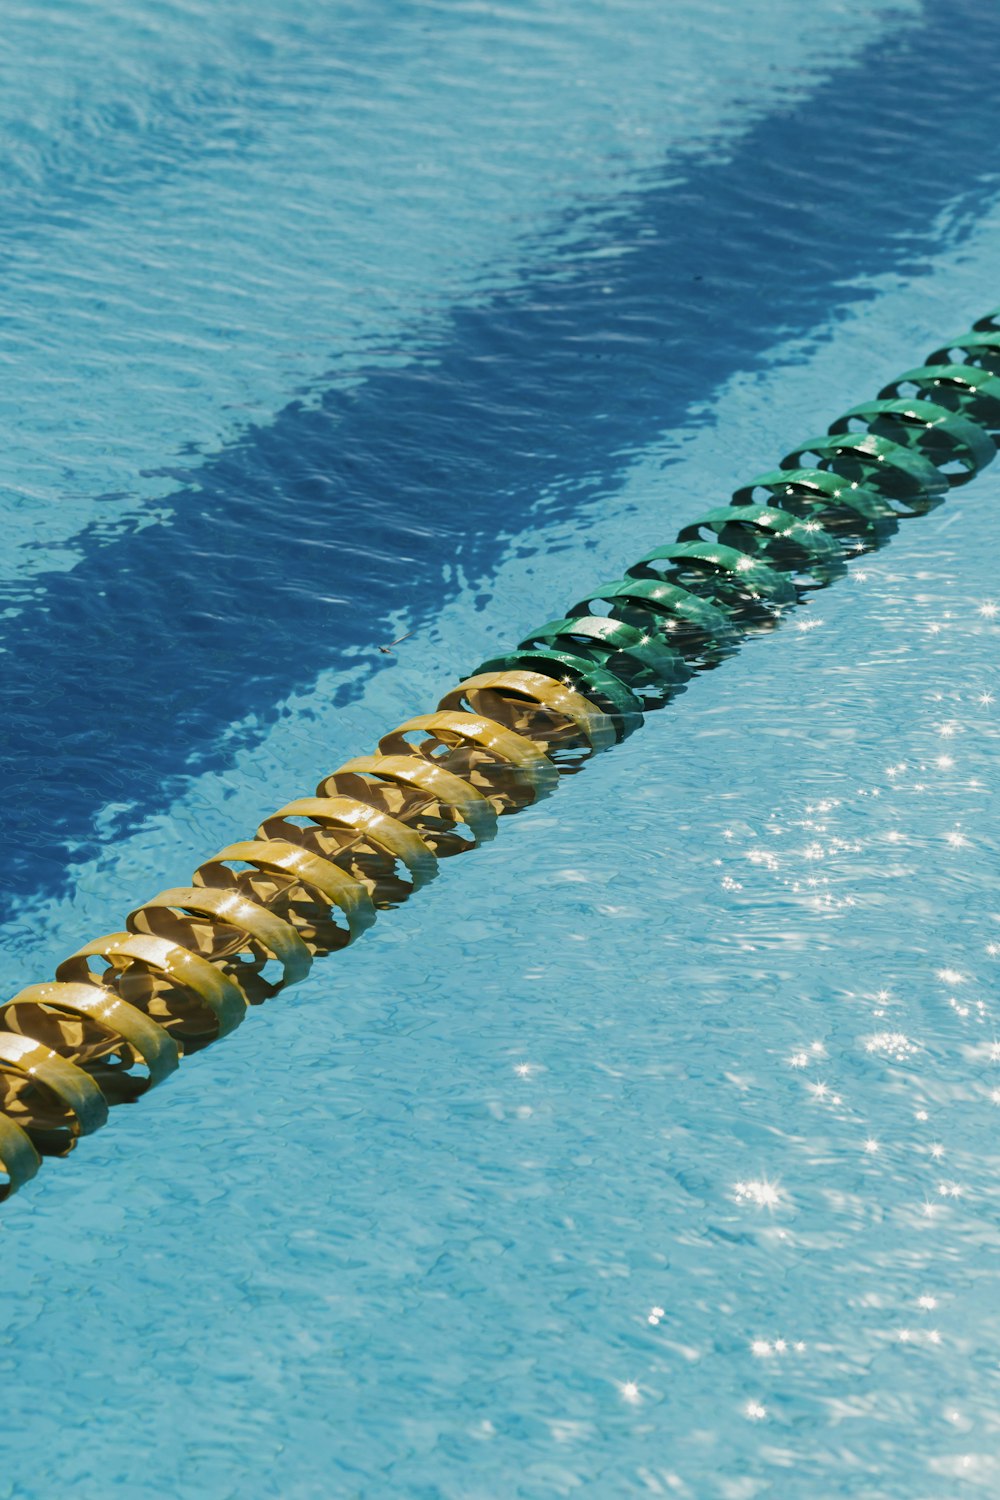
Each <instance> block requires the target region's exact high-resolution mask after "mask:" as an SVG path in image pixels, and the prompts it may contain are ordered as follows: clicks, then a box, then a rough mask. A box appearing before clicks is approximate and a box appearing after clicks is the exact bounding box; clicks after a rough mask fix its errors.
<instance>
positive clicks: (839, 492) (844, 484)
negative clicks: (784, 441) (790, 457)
mask: <svg viewBox="0 0 1000 1500" xmlns="http://www.w3.org/2000/svg"><path fill="white" fill-rule="evenodd" d="M757 490H764V491H765V492H766V493H767V494H769V495H772V496H773V497H774V499H775V501H776V502H778V503H779V504H780V502H781V500H782V499H783V498H788V499H792V498H794V499H796V500H801V501H803V502H805V503H806V504H808V505H810V506H811V507H812V508H813V509H814V510H816V511H817V512H819V513H820V514H823V513H824V512H827V511H836V510H846V511H850V512H851V513H852V514H854V515H855V516H857V517H858V518H859V519H860V520H862V521H864V522H865V523H866V528H867V529H869V530H871V531H873V532H875V533H877V534H878V533H879V532H880V531H883V530H884V531H885V532H892V531H894V530H895V529H896V512H895V511H894V510H893V508H892V506H891V505H890V504H889V502H888V500H886V499H884V497H883V496H882V495H879V494H878V493H877V492H876V491H875V490H867V489H863V488H861V487H860V486H859V485H856V484H852V483H851V482H850V481H849V480H847V479H845V478H844V476H843V475H842V474H834V473H832V472H831V471H830V470H828V469H772V470H771V471H770V472H769V473H767V474H760V475H758V477H757V478H756V479H752V480H751V481H750V483H749V484H745V485H743V486H742V488H740V489H738V490H734V491H733V504H734V505H753V504H755V503H756V502H755V500H754V496H755V494H756V492H757Z"/></svg>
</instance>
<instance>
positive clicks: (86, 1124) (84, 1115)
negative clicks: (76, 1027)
mask: <svg viewBox="0 0 1000 1500" xmlns="http://www.w3.org/2000/svg"><path fill="white" fill-rule="evenodd" d="M0 1070H5V1071H6V1072H9V1073H16V1074H19V1075H20V1076H21V1077H22V1078H30V1079H32V1080H33V1081H34V1082H35V1083H38V1084H40V1085H41V1086H42V1088H44V1089H47V1090H48V1092H49V1093H50V1094H53V1095H54V1096H55V1097H56V1098H57V1099H58V1100H59V1103H60V1104H62V1105H63V1106H64V1107H65V1108H66V1109H68V1110H69V1112H70V1114H71V1115H72V1117H73V1121H74V1124H73V1126H72V1127H71V1130H72V1134H73V1135H75V1136H77V1135H91V1134H92V1133H93V1131H95V1130H99V1129H100V1128H101V1126H102V1125H103V1124H104V1123H105V1121H106V1120H107V1118H108V1101H107V1100H106V1099H105V1097H104V1095H103V1094H102V1093H101V1091H100V1089H99V1088H98V1087H97V1084H96V1083H95V1082H94V1080H93V1079H92V1078H91V1077H90V1075H89V1073H85V1072H84V1071H83V1069H82V1068H78V1067H77V1066H76V1064H75V1063H71V1062H67V1061H66V1059H65V1057H60V1056H59V1053H58V1052H53V1051H52V1048H51V1047H46V1046H44V1045H43V1044H42V1043H41V1042H36V1041H35V1040H34V1039H33V1038H32V1037H30V1036H18V1035H17V1034H16V1032H13V1031H0ZM28 1129H29V1132H30V1126H29V1127H28Z"/></svg>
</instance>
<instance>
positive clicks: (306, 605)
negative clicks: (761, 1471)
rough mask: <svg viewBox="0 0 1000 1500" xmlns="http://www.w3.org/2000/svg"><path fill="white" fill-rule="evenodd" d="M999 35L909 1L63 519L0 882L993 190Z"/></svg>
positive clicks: (20, 665) (209, 745)
mask: <svg viewBox="0 0 1000 1500" xmlns="http://www.w3.org/2000/svg"><path fill="white" fill-rule="evenodd" d="M998 44H1000V11H998V10H996V9H994V8H992V7H986V6H977V5H975V4H972V3H965V4H961V5H956V6H953V7H950V8H949V9H948V10H947V12H941V11H935V10H932V11H930V12H928V14H927V15H926V17H925V19H924V21H923V23H922V24H921V25H920V26H919V27H916V28H913V29H910V30H907V31H905V32H901V33H900V34H899V35H898V36H897V37H896V38H895V39H892V38H890V39H889V40H888V41H886V40H883V41H881V42H880V43H879V44H878V45H877V46H874V47H873V48H872V49H871V50H870V51H869V52H867V53H866V54H865V55H863V56H862V57H861V59H860V60H859V61H858V62H857V63H856V64H855V65H854V66H852V67H851V68H850V69H848V70H845V71H841V72H839V73H837V74H835V75H834V76H833V77H832V78H831V79H830V80H829V81H828V82H826V83H824V84H822V85H820V86H819V87H818V88H817V89H816V90H815V91H814V92H813V93H812V94H811V96H810V97H808V98H807V99H804V100H801V101H797V102H795V103H794V104H790V105H789V106H788V107H787V108H786V109H785V110H784V111H778V112H775V113H773V114H772V115H771V116H769V117H768V118H767V119H765V120H763V121H762V122H761V123H760V124H758V125H756V126H755V127H754V128H753V129H752V130H751V131H749V132H748V134H747V135H746V136H745V137H743V138H742V140H741V141H740V142H739V143H738V144H737V145H736V146H735V147H734V149H733V151H732V154H731V155H730V156H729V158H728V159H727V160H725V161H712V162H708V163H699V161H698V160H697V157H692V158H691V159H689V160H687V161H685V162H682V163H680V164H679V163H678V161H676V160H674V161H671V162H668V163H666V164H665V166H664V169H663V180H662V181H657V180H651V181H649V182H648V183H646V184H645V185H644V186H642V187H641V188H639V189H637V190H636V191H635V192H633V193H631V194H629V195H627V196H624V197H623V198H622V199H620V200H619V201H617V202H615V203H612V204H608V205H598V206H595V208H594V209H593V210H592V211H591V212H590V213H589V215H585V216H583V217H582V218H581V220H580V221H579V222H578V223H577V224H576V225H575V226H573V228H574V233H573V235H572V243H571V244H570V245H568V246H567V244H566V243H565V241H563V242H561V244H560V245H559V246H553V248H552V253H551V254H550V255H549V257H548V258H547V259H546V260H545V261H543V262H541V263H539V264H537V265H535V266H528V267H526V268H525V269H524V272H523V275H522V276H521V279H520V281H519V284H518V285H517V286H516V287H515V288H514V289H513V290H511V291H505V292H503V293H501V294H497V295H494V296H492V297H490V298H488V299H484V300H483V301H482V303H481V304H480V305H476V306H471V307H458V308H456V309H455V310H454V311H453V312H452V313H450V315H449V318H448V320H447V324H446V328H445V332H444V333H443V334H441V335H440V336H438V337H437V338H436V341H435V342H434V343H433V344H432V345H429V346H428V347H427V349H426V351H425V353H424V354H423V355H422V356H419V357H417V358H416V359H415V360H414V361H413V362H412V363H411V364H409V365H407V366H405V367H402V368H394V369H388V370H386V369H375V370H373V371H371V373H370V374H369V375H368V377H367V378H365V379H363V380H361V381H360V382H358V383H356V384H355V385H353V386H352V388H351V389H348V390H344V389H331V390H328V391H325V392H321V393H319V394H318V395H317V397H316V399H315V401H310V402H305V401H295V402H292V403H290V404H289V405H288V406H287V407H286V408H285V409H284V410H283V411H282V412H280V413H279V414H278V415H277V417H276V418H275V419H274V421H273V422H272V423H270V424H269V425H266V426H258V427H254V428H251V429H250V430H248V431H247V432H246V433H245V435H244V436H243V437H242V438H241V439H240V440H239V441H238V442H236V443H235V444H234V445H233V446H231V447H230V448H229V449H227V450H226V451H224V452H223V453H222V454H220V455H218V456H216V457H212V458H211V459H208V460H206V461H205V462H203V463H202V465H201V466H200V468H198V469H197V470H196V471H195V472H194V473H193V474H192V473H191V471H189V470H185V471H183V473H182V474H179V475H178V476H177V478H178V481H179V483H180V485H181V488H180V489H179V491H178V492H177V493H176V494H174V495H172V497H171V503H172V505H173V507H174V515H173V518H172V520H171V521H170V523H169V524H168V525H166V526H164V525H159V524H158V525H154V526H149V527H147V528H145V529H141V530H138V531H134V532H131V533H129V534H126V535H120V536H118V537H116V538H113V539H111V540H109V539H108V538H107V537H106V536H101V535H98V534H97V533H96V531H95V532H92V533H90V534H85V535H84V536H83V537H82V538H81V539H80V540H79V543H78V550H79V551H80V560H79V562H78V563H77V564H76V565H75V567H74V568H73V569H72V570H71V571H70V572H68V573H58V574H56V573H53V574H48V575H40V576H36V577H34V578H32V579H31V580H30V583H28V584H27V585H21V586H20V587H19V591H17V592H15V591H12V597H11V602H15V600H16V602H17V603H18V605H19V608H20V613H19V614H17V615H16V616H15V617H12V618H10V619H8V620H7V621H6V622H4V626H3V639H2V642H0V646H2V650H3V652H4V664H5V665H4V726H3V731H2V734H3V738H2V750H0V769H2V796H3V811H4V817H5V824H6V834H7V836H6V859H5V872H4V878H5V880H6V882H7V890H8V896H9V897H13V896H18V895H23V894H28V893H31V892H36V891H41V890H52V889H55V888H58V886H59V885H60V882H61V881H62V880H63V878H64V877H63V867H64V863H65V859H66V851H67V849H68V848H70V847H72V848H73V849H74V850H75V854H76V857H78V858H79V857H87V856H89V855H90V854H91V853H92V852H93V851H94V850H95V849H96V847H97V842H98V841H97V838H96V836H95V832H94V819H95V815H96V814H97V813H98V812H99V811H100V809H101V808H102V807H103V806H104V805H105V804H106V803H107V802H109V801H114V802H127V803H130V804H132V805H133V806H134V809H135V811H134V817H135V818H136V820H138V819H139V818H140V817H141V816H142V815H143V814H144V813H145V812H146V811H147V810H148V808H149V807H150V806H151V805H153V804H159V803H161V802H162V801H163V800H164V799H165V798H167V797H169V796H170V795H171V792H172V790H176V789H177V788H178V787H179V786H180V784H181V780H180V773H186V772H189V771H191V770H192V769H193V768H197V769H199V770H204V769H206V768H209V767H211V766H212V765H217V764H221V763H222V762H223V761H224V760H226V759H228V758H229V757H230V755H231V753H232V748H233V745H232V741H231V740H229V742H228V743H227V744H226V746H225V748H222V747H221V746H220V745H219V736H220V733H221V731H223V730H224V729H225V728H226V726H227V725H229V724H230V723H231V722H232V721H234V720H238V719H242V718H244V717H245V716H247V715H249V714H253V715H255V716H256V722H257V724H258V725H260V726H264V725H266V723H267V721H268V718H269V716H271V717H273V713H274V709H275V704H276V702H277V700H279V699H280V698H281V697H283V696H285V695H286V694H287V693H288V692H289V691H290V690H292V689H293V688H295V687H303V686H306V685H307V684H309V683H310V682H311V681H312V680H313V679H314V678H315V675H316V674H317V672H319V671H320V670H322V669H324V668H328V667H331V666H336V665H341V664H343V663H344V660H345V657H344V652H345V649H347V648H354V650H357V648H359V647H364V646H366V645H367V644H369V643H374V642H375V641H377V640H378V639H380V638H381V637H380V635H379V631H380V629H381V628H382V627H381V625H380V623H379V622H380V621H381V620H382V619H384V617H385V615H386V613H387V612H388V611H390V610H392V609H398V608H405V610H406V612H407V619H408V621H409V622H410V623H419V622H420V621H421V620H426V619H428V618H430V617H431V616H432V614H433V613H434V612H435V611H436V609H437V608H438V607H439V605H440V589H441V566H442V560H452V559H457V558H460V559H461V561H462V563H463V565H464V567H465V569H466V571H467V572H471V573H473V574H475V573H476V572H477V571H482V570H486V569H487V568H488V567H489V563H490V557H491V553H492V552H493V551H494V550H495V547H496V540H497V537H498V535H499V534H509V533H510V532H514V531H516V530H517V529H518V528H519V527H520V526H522V525H523V524H524V522H525V520H526V518H527V517H528V516H529V515H530V513H531V511H532V507H533V506H534V505H535V503H536V501H537V499H538V497H539V495H540V494H541V493H542V492H543V491H546V490H551V489H553V488H556V489H557V490H558V491H560V492H561V494H562V499H561V500H558V499H557V501H556V502H555V504H556V508H557V509H558V507H559V506H561V507H562V509H563V510H569V509H570V508H572V507H575V506H576V505H578V504H579V503H581V502H582V501H585V500H586V499H587V498H588V497H589V496H591V495H594V494H596V493H600V492H601V491H602V490H603V489H605V488H606V487H607V486H608V485H611V484H613V483H614V482H615V480H616V478H617V477H618V476H619V475H620V474H621V473H622V472H623V470H624V468H625V466H626V464H627V462H628V461H629V455H630V454H632V453H634V452H635V451H637V450H639V449H641V448H642V447H643V446H644V445H646V444H648V443H649V442H650V441H651V440H652V439H653V438H654V437H655V436H656V435H657V434H659V433H661V432H662V431H663V430H664V429H666V428H668V427H670V426H671V425H674V424H677V423H678V422H680V421H681V420H682V419H683V417H684V414H685V411H686V410H687V408H688V407H689V405H690V403H692V402H694V401H699V400H704V399H705V398H706V397H708V396H709V395H710V393H711V392H712V391H713V390H714V389H716V388H717V387H718V386H719V385H720V383H722V382H723V381H724V380H726V379H727V378H728V377H729V376H730V375H731V374H732V373H733V372H734V371H736V370H738V369H741V368H746V367H747V366H749V365H753V364H754V363H755V362H757V361H759V360H760V358H761V357H762V355H763V354H764V353H765V352H766V351H767V350H768V349H769V348H770V347H771V346H772V345H773V344H774V342H775V339H776V338H777V337H780V336H782V335H787V334H789V333H794V332H802V331H805V330H808V329H809V328H810V327H812V326H814V325H815V324H816V323H817V322H819V321H820V320H826V319H827V318H828V316H829V312H830V307H831V303H833V302H834V301H835V300H836V288H837V287H838V286H839V285H840V284H842V283H843V282H845V281H847V280H848V279H850V278H852V277H856V276H858V275H859V274H860V273H862V272H864V273H868V274H871V273H873V272H877V271H885V270H886V269H888V268H890V267H891V268H893V269H896V270H901V269H906V268H910V267H912V266H914V265H915V264H917V263H919V262H920V260H921V259H922V258H923V257H925V256H926V255H927V254H928V253H929V252H930V251H931V249H932V248H933V246H934V243H935V241H934V231H933V229H932V225H933V221H934V219H935V216H936V215H937V214H939V213H940V211H941V210H942V209H943V208H945V207H946V206H947V205H949V204H953V203H954V202H955V201H956V196H957V195H964V197H963V200H962V208H963V212H964V213H965V214H966V215H967V216H968V218H969V220H971V218H972V217H973V216H974V215H975V213H976V211H977V209H978V207H979V206H980V204H981V202H982V201H984V200H985V199H986V197H987V196H989V195H991V194H992V193H993V192H995V187H991V186H990V185H988V184H987V183H985V182H984V180H983V178H982V175H981V174H982V166H983V164H982V162H980V161H978V160H977V159H976V158H975V155H974V153H972V152H970V150H969V142H970V141H975V140H987V139H990V138H991V131H992V127H993V115H994V112H995V111H994V105H993V101H992V98H991V95H990V91H989V89H988V88H986V87H984V86H983V81H982V79H981V78H980V77H979V76H978V75H977V72H976V70H975V69H974V68H973V69H970V68H969V65H968V61H969V58H970V57H975V56H977V55H981V54H982V53H983V52H991V53H994V54H995V52H996V49H997V46H998ZM931 106H932V107H933V117H934V128H933V130H928V129H927V128H926V123H925V122H926V118H927V115H926V111H927V109H928V108H929V107H931ZM681 170H684V171H687V172H688V178H689V180H687V181H680V182H679V181H678V174H679V171H681ZM668 179H669V180H668ZM608 252H613V253H608ZM856 296H857V292H856V291H853V292H852V297H853V298H856ZM974 311H975V309H970V312H974ZM941 332H942V334H946V333H947V332H949V330H947V329H942V330H941ZM831 415H832V413H831ZM796 436H797V435H796V434H794V433H789V440H790V441H791V440H793V439H794V438H795V437H796ZM748 477H749V476H748ZM718 498H719V499H720V501H721V500H724V498H725V497H718ZM675 519H677V518H675ZM667 526H669V518H667ZM657 540H658V539H657V538H655V537H651V538H650V542H651V544H652V543H654V542H656V541H657ZM615 561H616V559H613V558H609V563H610V571H613V568H614V564H615ZM523 623H524V624H527V623H528V622H523ZM380 660H381V658H380V657H379V656H378V655H377V653H375V652H374V650H373V656H372V670H373V671H374V670H375V669H376V668H377V666H378V665H379V662H380ZM466 665H468V664H466ZM462 666H463V663H462V662H461V661H460V660H458V659H456V661H455V667H456V671H458V670H460V669H461V667H462ZM54 744H58V747H59V761H60V768H61V769H60V775H59V777H58V778H55V777H53V776H52V775H51V772H50V769H49V763H48V751H49V747H51V746H53V745H54Z"/></svg>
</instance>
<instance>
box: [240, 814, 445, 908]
mask: <svg viewBox="0 0 1000 1500" xmlns="http://www.w3.org/2000/svg"><path fill="white" fill-rule="evenodd" d="M286 818H311V819H312V821H313V822H314V823H316V824H317V825H318V826H319V827H321V828H322V827H324V826H325V827H327V828H343V829H349V830H351V831H352V832H354V833H358V834H361V835H362V836H363V837H364V838H366V839H367V840H368V841H369V842H370V843H372V844H377V845H378V847H379V848H380V849H384V850H385V851H386V853H388V854H391V855H392V857H393V858H394V859H398V860H399V861H400V862H401V863H402V864H404V865H405V866H406V868H407V869H408V870H409V872H410V879H411V880H412V882H413V889H414V890H415V891H418V890H419V889H420V887H421V886H422V885H426V884H427V882H428V881H429V880H433V879H434V877H435V875H436V874H437V870H438V862H437V860H436V859H435V857H434V854H433V851H432V850H431V849H429V848H428V847H427V845H426V844H425V843H424V841H423V839H422V838H421V837H420V835H419V834H416V833H414V831H413V829H412V828H407V826H406V824H405V823H401V822H400V821H399V819H398V818H393V817H391V816H390V815H389V813H384V812H380V811H379V810H378V808H375V807H369V806H368V805H367V803H365V802H358V801H357V800H356V799H355V798H354V797H300V798H299V800H298V801H297V802H289V803H288V805H287V806H286V807H282V808H280V809H279V810H278V812H276V813H272V814H271V816H270V817H269V818H266V819H265V821H264V822H263V823H262V824H261V825H260V829H259V832H260V833H261V834H262V835H263V837H264V838H270V837H271V835H272V833H278V832H279V831H280V828H281V824H282V822H283V821H284V820H285V819H286Z"/></svg>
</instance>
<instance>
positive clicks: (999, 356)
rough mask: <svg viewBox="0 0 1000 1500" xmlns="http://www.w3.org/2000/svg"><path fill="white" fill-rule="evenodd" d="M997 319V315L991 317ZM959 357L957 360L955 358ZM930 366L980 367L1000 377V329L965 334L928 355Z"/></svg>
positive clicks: (993, 314)
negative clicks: (956, 365)
mask: <svg viewBox="0 0 1000 1500" xmlns="http://www.w3.org/2000/svg"><path fill="white" fill-rule="evenodd" d="M990 316H991V317H994V318H995V317H996V314H995V313H992V314H991V315H990ZM956 355H957V356H958V357H957V359H956V357H955V356H956ZM927 363H928V364H929V365H950V364H965V365H979V366H980V367H981V368H982V369H984V370H989V371H990V373H991V374H992V375H1000V329H995V330H994V331H985V332H980V333H963V334H961V335H960V336H959V337H958V338H957V339H952V340H951V341H950V342H949V343H947V344H942V345H941V348H940V349H935V350H934V353H933V354H928V356H927Z"/></svg>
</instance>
